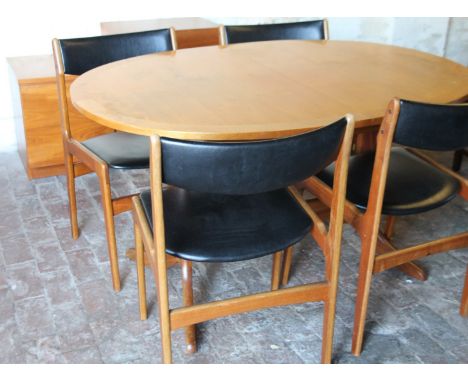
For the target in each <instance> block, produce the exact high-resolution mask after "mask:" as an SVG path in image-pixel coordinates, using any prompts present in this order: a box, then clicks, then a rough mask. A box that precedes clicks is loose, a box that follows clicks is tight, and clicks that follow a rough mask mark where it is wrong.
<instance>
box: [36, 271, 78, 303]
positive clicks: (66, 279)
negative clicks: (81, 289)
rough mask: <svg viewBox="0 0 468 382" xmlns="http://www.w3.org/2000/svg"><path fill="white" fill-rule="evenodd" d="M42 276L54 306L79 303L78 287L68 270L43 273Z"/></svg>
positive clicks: (49, 298)
mask: <svg viewBox="0 0 468 382" xmlns="http://www.w3.org/2000/svg"><path fill="white" fill-rule="evenodd" d="M41 276H42V280H43V283H44V286H45V291H46V293H47V297H48V300H49V302H50V304H51V305H52V306H55V305H62V304H69V303H70V302H73V301H79V299H78V294H77V291H76V285H75V283H74V281H73V277H72V275H71V274H70V270H69V269H68V268H65V269H58V270H56V271H54V272H48V273H43V274H42V275H41Z"/></svg>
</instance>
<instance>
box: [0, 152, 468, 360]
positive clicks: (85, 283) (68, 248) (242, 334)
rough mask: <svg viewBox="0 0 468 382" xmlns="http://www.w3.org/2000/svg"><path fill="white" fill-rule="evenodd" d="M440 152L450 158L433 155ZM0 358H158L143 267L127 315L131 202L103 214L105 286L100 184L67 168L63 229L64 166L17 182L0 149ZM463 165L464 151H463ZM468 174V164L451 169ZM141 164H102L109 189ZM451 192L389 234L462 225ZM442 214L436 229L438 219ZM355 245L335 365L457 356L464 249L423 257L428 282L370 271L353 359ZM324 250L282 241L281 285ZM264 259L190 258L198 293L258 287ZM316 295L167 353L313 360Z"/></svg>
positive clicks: (460, 355) (318, 271) (353, 241)
mask: <svg viewBox="0 0 468 382" xmlns="http://www.w3.org/2000/svg"><path fill="white" fill-rule="evenodd" d="M439 156H440V157H441V159H442V160H445V161H446V162H447V163H449V162H450V159H451V158H450V155H447V154H445V153H442V154H440V155H439ZM0 158H2V159H3V160H0V163H8V166H3V165H0V195H1V196H0V207H2V208H0V317H1V319H0V363H48V362H49V363H62V362H67V363H106V362H107V363H160V362H161V343H160V333H159V332H160V328H159V321H158V320H159V318H158V317H159V315H158V307H157V299H156V288H155V282H154V278H153V275H152V272H151V270H150V269H147V271H146V278H147V303H148V309H149V317H148V320H146V321H140V319H139V311H138V309H139V306H138V299H137V285H136V271H135V264H134V263H133V262H132V261H130V260H128V259H127V258H125V251H126V249H127V248H128V247H130V246H133V245H134V244H133V227H132V219H131V215H130V214H129V213H124V214H121V215H119V216H117V217H116V218H115V223H116V233H117V244H118V252H119V266H120V275H121V281H122V288H123V289H122V291H121V292H120V293H115V292H114V291H113V289H112V282H111V273H110V264H109V259H108V252H107V242H106V236H105V227H104V221H103V218H102V209H101V196H100V190H99V183H98V182H97V177H96V175H95V174H88V175H85V176H83V177H80V178H77V181H76V189H77V199H78V219H79V226H80V231H81V235H80V238H79V239H78V240H73V239H72V238H71V232H70V227H69V216H68V197H67V193H66V180H65V177H50V178H44V179H37V180H34V181H29V180H28V179H27V177H26V176H25V173H24V169H23V166H22V164H21V162H20V159H19V158H18V155H17V154H16V153H0ZM467 163H468V162H467ZM462 171H464V173H465V174H466V175H468V166H466V167H464V168H463V170H462ZM148 180H149V178H148V171H147V170H138V171H111V183H112V187H113V188H114V190H113V191H114V194H115V195H124V194H126V193H129V192H135V190H138V189H141V188H146V187H147V185H148ZM467 213H468V206H467V204H466V202H463V201H462V200H461V199H460V198H457V199H455V200H454V201H452V202H451V203H449V204H448V205H446V206H444V207H443V208H441V209H438V210H434V211H431V212H428V213H426V214H423V215H420V216H414V217H404V218H399V219H397V224H396V230H395V238H394V239H395V243H396V244H397V245H398V246H401V245H405V244H408V243H418V242H421V241H424V240H427V239H430V238H432V237H440V236H441V235H444V234H450V233H454V232H459V231H461V230H463V229H464V227H466V216H467ZM441 224H442V227H440V225H441ZM360 249H361V243H360V240H359V237H358V236H357V235H356V233H355V232H354V230H353V229H352V228H351V227H349V226H347V225H346V226H345V227H344V232H343V245H342V254H341V260H342V261H341V267H340V287H339V292H338V299H337V307H336V308H337V310H336V312H337V317H336V325H335V336H334V348H333V350H334V351H333V362H335V363H438V362H440V363H467V362H468V359H467V356H466V354H468V347H467V345H466V344H467V343H468V320H467V319H466V318H463V317H461V316H460V315H459V314H458V309H459V300H460V294H461V288H462V283H463V277H464V272H465V271H466V264H467V261H468V251H467V250H466V249H460V250H456V251H450V252H449V253H447V254H440V255H435V256H431V257H427V258H425V259H423V260H421V261H420V264H421V265H422V266H423V267H424V268H426V269H427V270H428V271H429V279H428V280H427V281H426V282H419V281H415V280H413V279H411V278H409V277H408V276H406V275H404V274H402V273H401V272H399V271H397V270H390V271H386V272H383V273H381V274H378V275H376V277H374V280H373V283H372V288H371V294H370V302H369V313H368V317H367V320H366V335H365V342H364V348H363V352H362V355H361V357H355V356H353V355H352V354H351V352H350V347H351V336H352V327H353V320H354V299H355V294H356V284H357V269H358V267H359V253H360ZM323 272H324V259H323V255H322V253H321V251H320V250H319V249H318V247H317V245H316V244H315V243H314V241H313V240H312V239H311V238H306V239H305V240H303V241H302V242H300V243H298V244H297V245H295V246H294V256H293V267H292V270H291V279H290V283H289V286H292V285H299V284H303V283H307V282H315V281H320V280H322V279H323ZM270 278H271V256H265V257H264V258H260V259H255V260H251V261H247V262H239V263H230V264H195V265H194V276H193V281H194V296H195V301H196V302H197V303H201V302H206V301H213V300H220V299H224V298H229V297H236V296H240V295H245V294H249V293H257V292H260V291H264V290H268V288H269V286H270ZM168 279H169V299H170V304H171V307H177V306H180V305H181V303H182V296H181V272H180V267H173V268H171V269H169V270H168ZM322 321H323V304H322V303H308V304H303V305H295V306H289V307H279V308H274V309H267V310H263V311H259V312H251V313H246V314H240V315H235V316H231V317H226V318H221V319H217V320H213V321H209V322H206V323H201V324H198V325H197V343H198V352H197V353H196V354H192V355H191V354H186V353H185V351H184V349H185V342H184V332H183V330H177V331H176V332H174V333H173V334H172V342H173V358H174V361H175V362H177V363H266V362H267V363H317V362H319V361H320V353H321V345H322V325H323V322H322Z"/></svg>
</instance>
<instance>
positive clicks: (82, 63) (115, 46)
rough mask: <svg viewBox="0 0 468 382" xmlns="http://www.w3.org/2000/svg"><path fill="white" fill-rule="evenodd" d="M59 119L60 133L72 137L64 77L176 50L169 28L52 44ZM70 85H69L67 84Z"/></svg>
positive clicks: (172, 32) (55, 40) (56, 41)
mask: <svg viewBox="0 0 468 382" xmlns="http://www.w3.org/2000/svg"><path fill="white" fill-rule="evenodd" d="M52 47H53V52H54V61H55V71H56V75H57V86H58V93H59V103H60V111H61V118H62V131H63V134H64V136H65V137H66V138H71V129H70V119H69V112H70V111H69V102H68V98H69V95H68V94H67V93H68V91H67V82H68V81H66V79H65V75H67V76H79V75H81V74H83V73H85V72H87V71H88V70H91V69H94V68H96V67H98V66H101V65H105V64H108V63H111V62H114V61H118V60H123V59H126V58H131V57H136V56H141V55H145V54H150V53H157V52H163V51H171V50H175V49H177V46H176V40H175V33H174V30H173V29H172V28H170V29H160V30H152V31H146V32H136V33H123V34H116V35H107V36H93V37H83V38H72V39H61V40H59V39H54V40H53V42H52ZM68 85H69V83H68Z"/></svg>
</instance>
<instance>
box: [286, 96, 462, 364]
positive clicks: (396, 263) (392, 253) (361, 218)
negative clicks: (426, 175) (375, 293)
mask: <svg viewBox="0 0 468 382" xmlns="http://www.w3.org/2000/svg"><path fill="white" fill-rule="evenodd" d="M399 111H400V104H399V100H398V99H394V100H393V101H392V102H391V103H390V105H389V107H388V109H387V111H386V114H385V116H384V119H383V122H382V124H381V126H380V129H379V131H378V134H377V149H376V154H375V162H374V168H373V172H372V181H371V186H370V192H369V201H368V205H367V210H366V211H365V212H364V213H363V212H361V211H360V210H359V209H358V208H357V207H356V206H355V205H354V204H353V203H351V202H349V201H346V203H345V211H344V219H345V221H346V222H347V223H349V224H351V225H352V226H353V227H354V228H355V229H356V231H357V233H358V234H359V236H360V238H361V261H360V267H359V279H358V287H357V298H356V307H355V317H354V330H353V340H352V352H353V354H354V355H360V353H361V351H362V343H363V337H364V325H365V319H366V314H367V305H368V301H369V293H370V286H371V281H372V275H373V274H375V273H379V272H382V271H385V270H387V269H390V268H395V267H398V268H399V269H400V270H402V271H404V272H405V273H407V274H409V275H411V276H413V277H416V278H418V279H420V280H425V279H426V278H427V276H426V274H425V272H424V271H423V270H422V269H421V268H420V267H419V266H417V265H416V264H414V263H413V262H412V261H414V260H417V259H421V258H424V257H426V256H429V255H431V254H435V253H439V252H446V251H448V250H451V249H457V248H463V247H467V246H468V232H464V233H460V234H457V235H453V236H449V237H445V238H441V239H437V240H433V241H430V242H427V243H423V244H419V245H414V246H411V247H408V248H403V249H396V248H395V247H394V246H393V244H392V243H390V241H389V240H388V238H387V237H388V236H391V232H392V231H393V224H394V218H392V217H391V218H390V221H387V228H386V230H385V233H382V232H380V229H379V227H380V220H381V212H382V204H383V196H384V191H385V185H386V178H387V171H388V165H389V160H390V153H391V148H392V142H393V136H394V132H395V127H396V124H397V120H398V115H399ZM408 151H410V152H412V153H413V154H415V155H417V156H418V157H420V158H421V159H423V160H425V161H426V162H428V163H429V164H431V165H433V166H434V167H436V168H438V169H439V170H441V171H444V172H445V173H447V174H449V175H451V176H452V177H454V178H456V179H457V180H458V181H459V182H460V186H461V187H460V192H459V195H460V196H461V197H462V198H464V199H465V200H467V199H468V180H467V179H465V178H463V177H462V176H460V175H459V174H457V173H455V172H454V171H452V170H450V169H448V168H446V167H444V166H442V165H441V164H439V163H437V162H436V161H434V160H433V159H431V158H429V157H428V156H426V155H425V154H423V153H421V152H419V151H417V150H413V149H408ZM300 186H301V187H302V188H304V189H307V190H308V191H309V192H311V193H312V194H314V195H316V196H318V197H319V198H320V199H321V200H322V201H323V200H324V201H325V204H326V205H327V206H330V205H331V198H332V190H331V188H330V187H329V186H328V185H326V184H325V183H324V182H322V181H320V180H319V179H317V178H310V179H308V180H307V181H305V182H303V183H302V184H301V185H300ZM289 267H290V266H287V267H286V269H289ZM467 277H468V276H467ZM285 278H286V280H287V275H286V276H285ZM465 284H466V282H465ZM467 289H468V287H467V286H466V285H465V293H464V298H463V299H462V308H461V311H462V313H463V312H465V313H466V312H467V310H468V302H467V300H468V296H467V295H468V292H467Z"/></svg>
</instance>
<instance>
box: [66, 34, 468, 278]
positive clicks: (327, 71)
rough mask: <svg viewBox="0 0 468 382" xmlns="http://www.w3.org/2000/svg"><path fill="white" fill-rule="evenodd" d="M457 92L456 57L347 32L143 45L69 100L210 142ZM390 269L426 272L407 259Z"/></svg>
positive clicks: (287, 130) (463, 82)
mask: <svg viewBox="0 0 468 382" xmlns="http://www.w3.org/2000/svg"><path fill="white" fill-rule="evenodd" d="M467 95H468V68H467V67H465V66H463V65H460V64H457V63H455V62H453V61H450V60H448V59H445V58H442V57H438V56H435V55H431V54H428V53H423V52H420V51H417V50H413V49H406V48H401V47H396V46H390V45H382V44H375V43H365V42H351V41H268V42H254V43H244V44H233V45H228V46H211V47H202V48H194V49H185V50H179V51H173V52H164V53H157V54H150V55H145V56H140V57H135V58H130V59H127V60H122V61H117V62H113V63H110V64H107V65H104V66H101V67H98V68H96V69H93V70H91V71H89V72H87V73H85V74H83V75H81V76H80V77H78V78H77V79H76V80H75V81H74V82H73V83H72V85H71V100H72V103H73V105H74V106H75V107H76V109H78V110H79V111H80V112H81V113H82V114H84V115H85V116H86V117H88V118H90V119H91V120H93V121H95V122H97V123H100V124H102V125H105V126H107V127H110V128H112V129H115V130H119V131H124V132H128V133H133V134H140V135H147V136H151V135H159V136H161V137H169V138H176V139H182V140H184V139H185V140H216V141H236V140H255V139H271V138H277V137H282V136H288V135H294V134H299V133H302V132H305V131H308V130H311V129H315V128H320V127H322V126H325V125H327V124H329V123H331V122H333V121H336V120H338V119H339V118H341V117H343V116H344V115H345V114H347V113H351V114H353V115H354V117H355V121H356V130H355V131H356V132H359V131H361V132H364V131H366V130H365V128H370V127H373V126H376V125H378V124H380V122H381V120H382V117H383V115H384V112H385V110H386V107H387V105H388V103H389V101H390V100H391V99H392V98H394V97H399V98H403V99H409V100H418V101H421V102H430V103H449V102H453V101H456V100H460V99H462V98H465V97H466V96H467ZM383 240H384V239H383ZM127 256H129V257H133V256H134V253H133V251H131V250H130V251H129V252H127ZM400 270H402V271H403V272H405V273H407V274H409V275H411V276H413V277H416V278H419V279H420V280H423V279H425V277H426V275H425V272H424V270H422V269H421V268H420V267H419V266H417V265H415V264H414V263H408V264H403V266H400Z"/></svg>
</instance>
